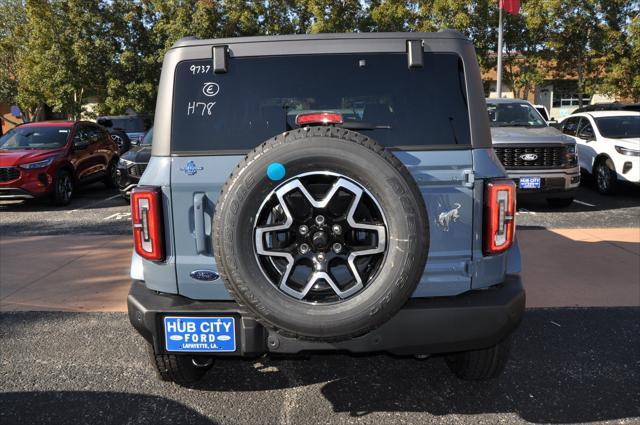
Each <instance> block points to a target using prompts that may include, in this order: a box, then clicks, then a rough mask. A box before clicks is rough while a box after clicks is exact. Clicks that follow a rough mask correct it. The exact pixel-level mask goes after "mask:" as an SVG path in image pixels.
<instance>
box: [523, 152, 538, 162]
mask: <svg viewBox="0 0 640 425" xmlns="http://www.w3.org/2000/svg"><path fill="white" fill-rule="evenodd" d="M520 159H521V160H523V161H535V160H536V159H538V155H536V154H535V153H524V154H522V155H520Z"/></svg>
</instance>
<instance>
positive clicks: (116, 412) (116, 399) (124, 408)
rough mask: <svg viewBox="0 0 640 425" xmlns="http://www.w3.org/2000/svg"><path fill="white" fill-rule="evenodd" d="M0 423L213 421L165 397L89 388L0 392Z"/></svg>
mask: <svg viewBox="0 0 640 425" xmlns="http://www.w3.org/2000/svg"><path fill="white" fill-rule="evenodd" d="M0 423H2V424H3V425H9V424H44V423H46V424H96V425H97V424H153V425H155V424H160V423H163V424H164V423H166V424H174V423H175V424H194V425H195V424H198V425H200V424H202V425H215V424H216V422H213V421H211V420H209V419H208V418H206V417H205V416H203V415H201V414H199V413H198V412H196V411H194V410H192V409H190V408H188V407H187V406H185V405H183V404H181V403H177V402H175V401H173V400H170V399H167V398H164V397H158V396H151V395H143V394H131V393H117V392H92V391H43V392H10V393H0Z"/></svg>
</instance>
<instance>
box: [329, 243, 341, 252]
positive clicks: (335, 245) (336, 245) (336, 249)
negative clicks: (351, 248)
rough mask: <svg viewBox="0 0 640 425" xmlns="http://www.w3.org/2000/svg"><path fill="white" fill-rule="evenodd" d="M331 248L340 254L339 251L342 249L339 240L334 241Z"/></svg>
mask: <svg viewBox="0 0 640 425" xmlns="http://www.w3.org/2000/svg"><path fill="white" fill-rule="evenodd" d="M331 248H332V249H333V252H335V253H336V254H340V251H342V245H341V244H340V243H339V242H336V243H334V244H333V246H332V247H331Z"/></svg>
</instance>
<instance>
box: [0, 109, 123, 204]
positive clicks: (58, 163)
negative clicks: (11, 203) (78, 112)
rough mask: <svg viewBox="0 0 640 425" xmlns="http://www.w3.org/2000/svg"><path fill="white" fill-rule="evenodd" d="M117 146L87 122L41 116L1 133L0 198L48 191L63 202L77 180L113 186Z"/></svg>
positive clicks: (54, 198) (81, 182)
mask: <svg viewBox="0 0 640 425" xmlns="http://www.w3.org/2000/svg"><path fill="white" fill-rule="evenodd" d="M117 163H118V146H117V144H116V142H114V141H113V140H112V139H111V137H110V136H109V133H108V132H107V131H106V130H105V129H104V128H102V127H100V126H99V125H96V124H94V123H92V122H84V121H81V122H73V121H43V122H35V123H29V124H23V125H20V126H18V127H16V128H14V129H12V130H10V131H9V132H8V133H7V134H5V135H4V136H2V137H0V199H33V198H38V197H42V196H51V200H52V202H53V203H54V204H56V205H67V204H68V203H69V202H70V201H71V198H72V197H73V193H74V189H75V187H76V186H77V185H78V184H84V183H91V182H95V181H100V180H102V181H103V182H104V183H105V185H107V187H116V186H117V175H116V169H117Z"/></svg>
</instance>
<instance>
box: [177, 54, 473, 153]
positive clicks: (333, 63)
mask: <svg viewBox="0 0 640 425" xmlns="http://www.w3.org/2000/svg"><path fill="white" fill-rule="evenodd" d="M424 59H425V60H424V64H425V65H424V67H423V68H417V69H409V68H408V66H407V56H406V54H404V53H402V54H340V55H313V56H303V55H302V56H301V55H297V56H269V57H248V58H231V59H230V61H229V68H228V72H227V73H224V74H214V73H213V72H212V70H211V62H212V61H211V60H210V59H209V60H197V61H184V62H181V63H180V64H178V66H177V68H176V77H175V78H176V79H175V89H174V90H175V91H174V105H173V122H172V151H173V152H186V153H188V152H196V151H211V150H218V151H231V152H237V151H247V150H249V149H252V148H254V147H255V146H256V145H258V144H260V143H262V142H263V141H265V140H266V139H268V138H270V137H273V136H274V135H276V134H279V133H282V132H284V131H288V130H292V129H295V128H297V126H296V124H295V118H296V116H297V115H298V114H301V113H305V112H313V111H332V112H339V113H341V114H342V116H343V119H344V122H345V124H344V127H346V128H353V129H355V130H356V131H361V132H363V133H364V134H366V135H368V136H369V137H372V138H373V139H375V140H377V141H378V142H379V143H382V144H383V145H385V146H388V147H400V148H406V149H411V148H416V149H417V148H418V147H421V146H430V145H462V146H469V145H470V132H469V118H468V110H467V102H466V91H465V79H464V74H463V69H462V61H461V60H460V58H459V56H458V55H456V54H451V53H426V54H425V58H424Z"/></svg>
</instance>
